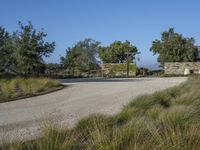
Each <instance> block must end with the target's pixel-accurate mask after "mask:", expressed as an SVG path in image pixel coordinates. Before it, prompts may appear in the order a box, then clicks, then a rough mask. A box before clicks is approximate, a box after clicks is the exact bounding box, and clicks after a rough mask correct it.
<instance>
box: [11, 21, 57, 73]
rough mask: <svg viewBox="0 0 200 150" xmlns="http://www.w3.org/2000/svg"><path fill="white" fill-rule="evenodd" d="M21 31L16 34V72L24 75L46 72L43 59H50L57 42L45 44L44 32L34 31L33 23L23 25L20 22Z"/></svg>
mask: <svg viewBox="0 0 200 150" xmlns="http://www.w3.org/2000/svg"><path fill="white" fill-rule="evenodd" d="M19 28H20V30H19V31H16V32H15V33H14V43H15V49H16V52H15V53H16V68H15V69H16V71H17V72H18V73H20V74H23V75H31V74H39V73H41V72H43V71H44V67H45V65H44V60H43V57H49V56H50V54H51V53H52V52H53V51H54V48H55V42H51V43H49V42H45V41H44V38H45V37H46V36H47V34H45V33H44V32H41V31H37V30H36V29H34V27H33V25H32V23H31V22H29V23H28V25H23V24H22V23H21V22H19Z"/></svg>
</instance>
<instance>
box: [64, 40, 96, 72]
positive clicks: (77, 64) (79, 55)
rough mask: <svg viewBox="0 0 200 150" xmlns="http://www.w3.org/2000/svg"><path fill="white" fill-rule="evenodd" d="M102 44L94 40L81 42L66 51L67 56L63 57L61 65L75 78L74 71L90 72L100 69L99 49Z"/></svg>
mask: <svg viewBox="0 0 200 150" xmlns="http://www.w3.org/2000/svg"><path fill="white" fill-rule="evenodd" d="M99 44H100V42H98V41H94V40H92V39H85V40H83V41H79V42H78V43H76V44H75V45H74V46H73V47H72V48H68V49H67V50H66V56H65V57H61V64H62V65H63V66H64V67H65V68H66V69H68V70H69V71H70V74H71V75H73V76H74V71H80V72H89V71H91V70H96V69H97V68H98V67H99V61H98V60H97V57H98V48H99Z"/></svg>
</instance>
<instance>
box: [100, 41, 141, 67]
mask: <svg viewBox="0 0 200 150" xmlns="http://www.w3.org/2000/svg"><path fill="white" fill-rule="evenodd" d="M127 52H130V53H132V56H131V59H130V60H129V62H133V59H134V58H135V55H136V54H137V52H138V50H137V48H136V47H135V46H133V45H131V43H130V42H129V41H125V42H121V41H115V42H113V43H112V44H110V46H108V47H100V48H99V56H100V58H101V59H102V61H103V62H104V63H125V62H126V61H127V54H126V53H127Z"/></svg>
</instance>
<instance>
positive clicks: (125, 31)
mask: <svg viewBox="0 0 200 150" xmlns="http://www.w3.org/2000/svg"><path fill="white" fill-rule="evenodd" d="M0 2H1V3H0V4H1V9H0V25H1V26H3V27H5V28H6V29H7V30H8V31H9V32H12V31H15V30H16V28H17V22H18V21H22V22H23V23H27V22H28V21H32V23H33V25H34V26H35V27H36V28H37V29H42V28H43V29H44V31H45V32H46V33H47V34H48V37H47V40H48V41H55V42H56V49H55V51H54V53H53V54H52V56H51V57H50V58H48V59H46V61H47V62H59V57H60V56H61V55H64V54H65V50H66V48H67V47H70V46H72V45H73V44H74V43H76V42H77V41H79V40H83V39H85V38H93V39H95V40H97V41H100V42H101V43H102V45H104V46H106V45H108V44H110V43H111V42H113V41H115V40H122V41H124V40H129V41H130V42H131V43H132V44H134V45H136V46H137V48H138V49H139V51H140V52H141V55H140V62H138V64H140V65H153V64H155V63H156V62H157V58H156V56H153V55H152V53H151V52H150V51H149V49H150V47H151V43H152V41H153V40H155V39H156V38H160V34H161V32H162V31H165V30H167V29H168V28H169V27H174V28H175V30H176V31H177V32H179V33H182V34H183V35H184V36H186V37H194V38H195V39H196V44H197V45H199V44H200V19H199V18H200V0H1V1H0Z"/></svg>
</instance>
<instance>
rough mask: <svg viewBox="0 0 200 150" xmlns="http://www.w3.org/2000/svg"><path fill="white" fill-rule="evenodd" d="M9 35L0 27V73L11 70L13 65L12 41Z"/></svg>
mask: <svg viewBox="0 0 200 150" xmlns="http://www.w3.org/2000/svg"><path fill="white" fill-rule="evenodd" d="M11 39H12V38H11V36H10V35H9V33H8V32H7V31H6V30H5V29H4V28H3V27H0V72H6V71H9V70H10V69H11V67H12V66H13V63H14V59H13V47H12V40H11Z"/></svg>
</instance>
